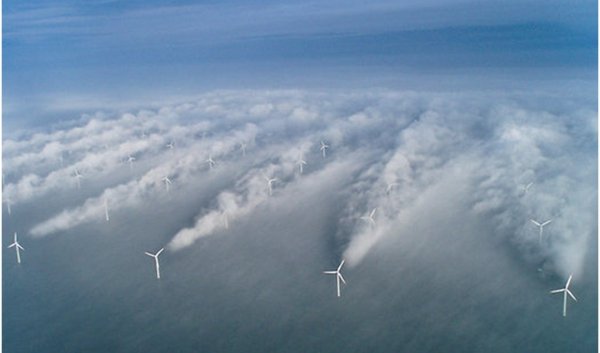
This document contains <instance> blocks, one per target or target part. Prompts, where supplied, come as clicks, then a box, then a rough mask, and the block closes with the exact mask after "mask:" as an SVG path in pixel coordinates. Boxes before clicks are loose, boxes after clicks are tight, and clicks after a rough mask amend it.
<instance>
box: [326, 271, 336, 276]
mask: <svg viewBox="0 0 600 353" xmlns="http://www.w3.org/2000/svg"><path fill="white" fill-rule="evenodd" d="M323 273H324V274H327V275H335V274H337V271H323Z"/></svg>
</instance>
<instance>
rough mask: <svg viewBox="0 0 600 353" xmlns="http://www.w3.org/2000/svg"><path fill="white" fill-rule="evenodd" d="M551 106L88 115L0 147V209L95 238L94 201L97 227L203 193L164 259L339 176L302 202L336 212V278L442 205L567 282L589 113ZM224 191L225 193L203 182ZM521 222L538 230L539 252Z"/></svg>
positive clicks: (309, 107) (589, 165) (252, 97)
mask: <svg viewBox="0 0 600 353" xmlns="http://www.w3.org/2000/svg"><path fill="white" fill-rule="evenodd" d="M554 99H555V97H553V96H552V95H551V94H548V95H545V94H544V92H536V93H535V94H531V95H530V99H529V101H530V102H533V103H523V102H524V99H523V97H518V98H517V97H511V96H508V95H504V94H501V93H496V92H487V93H476V92H472V93H462V94H448V93H446V94H441V93H416V92H410V91H379V92H377V91H376V92H373V93H362V92H356V91H331V92H308V91H300V90H297V91H258V90H256V91H215V92H211V93H206V94H203V95H200V96H198V97H197V98H196V99H193V100H190V101H188V102H185V103H181V104H174V105H169V106H165V107H163V108H160V109H155V110H150V109H148V110H140V111H137V112H127V113H123V114H120V115H108V114H99V113H98V114H94V115H89V116H86V118H85V119H83V120H82V121H80V122H78V124H76V125H75V126H69V125H66V126H63V127H53V128H52V129H49V130H48V131H47V132H37V133H35V134H32V135H29V136H26V137H22V138H19V139H6V140H4V141H3V143H4V156H3V161H4V170H5V174H4V176H3V177H4V178H3V180H4V189H3V190H4V204H5V209H6V206H7V203H10V204H11V206H13V213H14V212H18V211H20V212H26V209H25V206H27V205H29V204H31V203H33V202H36V203H39V202H45V203H48V204H52V202H53V201H52V199H51V197H50V196H49V195H53V194H54V193H60V194H62V195H69V197H70V200H75V202H74V204H69V205H67V204H65V205H62V204H61V205H59V207H60V208H59V209H57V210H56V212H55V214H54V215H52V216H50V217H49V218H43V219H37V218H36V216H35V215H33V216H32V217H31V220H30V224H29V235H32V236H36V237H40V236H50V235H53V236H60V233H61V232H63V231H65V230H68V229H71V228H74V227H78V226H80V225H82V224H84V223H88V222H105V219H104V203H105V200H107V201H106V202H107V203H108V205H109V211H110V212H116V211H118V210H122V209H128V210H130V211H134V212H135V211H136V210H139V212H143V211H142V210H141V209H142V206H143V205H145V204H148V203H159V202H161V201H160V200H161V198H165V197H169V195H170V196H174V195H176V196H177V197H171V200H170V201H171V202H172V201H173V200H175V201H176V200H184V199H189V200H191V199H193V198H194V197H195V195H194V192H193V188H191V187H186V185H188V184H189V185H192V184H194V185H199V184H202V185H204V186H205V187H208V188H213V191H214V195H216V196H215V197H211V198H210V199H206V200H203V204H204V206H203V207H201V209H196V210H185V211H186V212H188V214H189V221H188V223H187V224H185V225H182V226H181V227H180V229H179V230H178V231H176V232H174V233H172V232H171V233H170V234H168V236H169V239H170V240H169V241H168V242H167V243H166V244H165V245H166V247H167V249H168V250H169V251H170V252H173V251H179V250H182V249H185V248H188V247H191V246H195V243H196V242H197V241H198V240H199V239H201V238H203V237H208V236H211V235H216V234H219V235H221V236H226V234H227V230H228V228H229V227H231V226H233V225H235V224H236V222H237V220H238V219H240V218H251V217H252V214H253V213H254V212H257V210H258V209H260V208H261V207H263V206H264V205H266V204H269V203H270V202H272V200H277V202H281V203H285V204H291V205H294V203H295V200H294V195H297V193H298V190H302V188H303V187H308V186H309V185H310V186H311V187H314V186H315V185H319V184H322V185H330V184H331V183H335V182H336V180H335V179H330V178H335V177H336V176H338V175H340V174H343V175H346V176H350V177H347V178H346V179H348V180H346V181H345V182H344V186H343V188H336V189H335V190H336V191H332V192H335V193H336V194H335V195H327V193H326V192H325V193H322V194H320V195H314V194H311V195H313V196H312V197H320V198H322V199H323V200H324V202H326V200H330V199H333V198H335V199H336V200H342V202H341V204H339V205H338V208H337V211H336V212H337V213H336V216H337V219H336V220H335V222H334V224H335V225H336V226H335V229H333V230H332V232H331V233H329V234H322V235H321V237H322V238H326V239H331V240H332V241H333V244H335V247H336V248H335V249H330V250H331V251H334V252H335V253H336V254H341V256H342V257H343V258H345V259H346V260H347V263H348V265H349V266H350V267H351V268H352V267H357V266H360V264H361V263H362V262H363V261H364V259H366V258H368V257H376V256H377V252H378V251H381V249H382V248H384V247H385V246H384V245H385V244H387V243H389V242H394V241H397V240H401V239H407V238H411V237H417V236H418V235H417V234H414V232H413V231H412V230H413V228H412V227H411V223H412V222H414V221H415V220H423V221H424V220H428V219H431V220H432V221H434V219H435V217H436V214H435V210H438V209H439V207H437V205H438V204H450V205H453V206H452V207H456V209H458V210H461V212H464V214H465V217H458V216H457V217H455V219H451V223H455V224H456V225H460V224H461V222H463V219H477V220H478V221H479V222H482V223H484V224H486V226H487V227H488V228H486V229H490V232H489V234H477V239H480V240H481V241H487V240H491V239H493V240H494V241H500V242H502V243H505V244H508V246H510V247H511V248H512V249H514V250H515V251H516V252H517V253H518V254H519V258H520V261H522V262H523V263H524V264H529V265H530V266H533V267H539V268H540V269H543V270H544V271H549V272H553V273H556V274H557V275H559V276H562V277H567V276H568V275H569V274H571V273H572V274H573V275H574V277H576V278H577V277H578V276H581V275H582V271H583V264H584V262H585V259H586V256H589V255H590V254H589V253H588V249H589V247H590V245H591V244H593V242H592V241H593V238H594V236H595V234H596V231H597V210H596V206H595V205H596V202H597V200H596V194H597V187H596V180H597V172H596V170H597V162H596V161H597V155H596V154H597V153H596V146H597V140H596V134H597V127H596V115H595V111H594V109H595V106H593V105H591V104H589V105H586V104H579V103H580V102H578V101H570V99H572V98H569V97H566V98H564V103H563V104H557V103H556V102H554V104H552V105H546V104H545V102H546V101H551V100H554ZM573 104H579V106H580V108H578V109H576V110H573V109H571V106H572V105H573ZM547 106H548V108H547ZM322 142H323V143H325V144H327V145H328V146H329V148H328V149H327V150H326V156H325V157H323V155H322V150H321V145H322ZM171 147H172V148H171ZM132 157H133V158H132ZM130 159H133V161H129V162H128V160H130ZM209 159H211V160H212V161H214V164H213V163H212V162H208V160H209ZM301 161H304V163H302V162H301ZM301 166H302V171H301V170H300V167H301ZM77 172H78V173H81V174H82V175H83V178H82V179H81V189H78V187H77V183H76V179H75V178H76V177H75V173H77ZM165 177H167V178H169V180H170V181H171V184H169V185H166V183H165V181H164V178H165ZM223 178H229V179H231V182H230V183H216V182H215V180H218V179H223ZM269 180H272V181H271V182H270V183H269ZM208 183H214V185H212V184H208ZM167 187H168V190H167ZM292 188H295V189H294V190H296V191H294V192H291V191H290V190H291V189H292ZM86 189H87V192H83V191H85V190H86ZM306 194H307V195H309V194H310V193H306ZM19 205H21V207H19ZM169 207H171V208H174V209H177V208H178V207H181V206H178V204H176V203H171V204H170V205H169ZM298 207H301V206H300V205H299V206H298ZM61 208H62V209H61ZM374 209H375V212H374V214H373V221H374V222H370V221H368V220H367V219H366V218H365V217H368V216H369V215H370V214H371V212H372V211H373V210H374ZM38 218H39V217H38ZM530 219H534V220H538V221H545V220H550V219H551V220H552V222H551V223H550V224H549V225H548V226H547V227H545V228H544V233H543V238H542V240H541V241H540V240H539V238H538V229H537V227H536V226H535V225H534V224H533V223H532V222H531V221H530ZM294 221H296V220H293V219H290V220H286V219H281V220H279V222H280V223H281V224H285V223H286V222H294ZM109 222H110V221H109ZM307 222H311V221H310V220H307ZM165 231H167V230H165ZM139 241H140V243H143V236H140V239H139ZM446 241H449V242H461V241H464V240H463V239H462V238H460V237H454V238H453V237H447V238H446ZM382 244H383V245H382ZM142 245H143V244H141V246H142ZM408 250H410V249H408Z"/></svg>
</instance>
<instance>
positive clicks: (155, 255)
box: [146, 248, 165, 279]
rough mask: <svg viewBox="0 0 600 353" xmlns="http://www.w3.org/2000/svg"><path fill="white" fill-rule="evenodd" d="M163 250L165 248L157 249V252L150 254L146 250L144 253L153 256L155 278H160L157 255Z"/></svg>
mask: <svg viewBox="0 0 600 353" xmlns="http://www.w3.org/2000/svg"><path fill="white" fill-rule="evenodd" d="M163 250H165V248H162V249H160V250H158V252H157V253H156V254H151V253H149V252H146V255H148V256H151V257H153V258H154V262H155V263H156V278H158V279H160V265H159V264H158V255H160V253H161V252H163Z"/></svg>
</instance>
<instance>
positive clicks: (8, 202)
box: [4, 196, 11, 216]
mask: <svg viewBox="0 0 600 353" xmlns="http://www.w3.org/2000/svg"><path fill="white" fill-rule="evenodd" d="M4 202H6V212H8V215H9V216H10V212H11V211H10V197H8V196H6V197H5V198H4Z"/></svg>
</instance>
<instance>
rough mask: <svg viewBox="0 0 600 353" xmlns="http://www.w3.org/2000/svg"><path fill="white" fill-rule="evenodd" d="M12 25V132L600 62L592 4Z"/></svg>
mask: <svg viewBox="0 0 600 353" xmlns="http://www.w3.org/2000/svg"><path fill="white" fill-rule="evenodd" d="M4 24H5V25H4V28H3V35H4V42H3V49H4V58H3V59H4V82H3V83H4V92H5V96H4V109H5V119H7V120H8V123H10V122H11V121H14V120H15V119H17V120H22V119H33V117H32V116H50V115H52V113H62V112H63V111H80V110H82V109H85V108H89V109H98V108H102V107H106V106H113V105H119V104H120V105H125V106H127V105H131V104H133V103H129V102H138V101H141V100H145V101H148V100H156V99H160V98H165V97H170V98H171V97H178V96H185V95H192V94H196V93H198V92H201V91H206V90H211V89H220V88H233V89H238V88H280V87H285V88H299V87H342V88H354V87H361V88H362V87H381V86H384V87H386V86H392V87H401V88H407V87H408V88H413V87H415V85H422V86H424V87H426V88H429V89H431V88H435V87H436V85H437V83H439V81H440V80H439V77H440V75H450V76H453V77H459V79H456V78H455V79H454V80H452V81H451V82H452V84H449V85H450V86H452V85H454V84H457V83H458V82H460V83H461V85H462V86H464V85H467V86H468V85H470V84H471V82H470V80H472V81H473V82H475V81H477V80H476V79H475V77H479V78H480V80H479V81H481V80H487V79H489V78H490V77H491V76H494V77H504V76H505V75H507V74H508V73H509V72H511V73H513V74H514V73H515V72H516V73H517V74H516V75H515V77H523V72H528V73H530V76H531V77H533V76H534V75H541V76H543V77H548V76H557V77H561V75H562V76H567V77H572V76H573V72H582V71H583V72H587V71H586V70H592V71H594V70H595V65H596V53H597V48H596V42H597V39H596V28H597V19H596V2H594V1H575V2H573V1H543V2H542V1H502V2H499V1H486V2H481V1H403V2H397V1H380V2H376V3H364V2H360V1H350V2H348V1H328V2H326V3H323V2H320V1H305V2H290V1H260V2H246V1H204V2H191V1H188V2H186V1H171V2H148V1H144V2H141V1H139V2H138V1H131V2H127V3H126V4H123V3H121V2H116V1H90V2H83V3H82V2H75V1H62V2H52V3H48V2H44V1H28V2H26V3H24V2H16V1H10V2H6V3H5V4H4ZM526 76H527V75H526ZM584 76H585V74H584ZM590 77H595V76H593V75H590ZM25 116H27V117H25Z"/></svg>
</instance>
